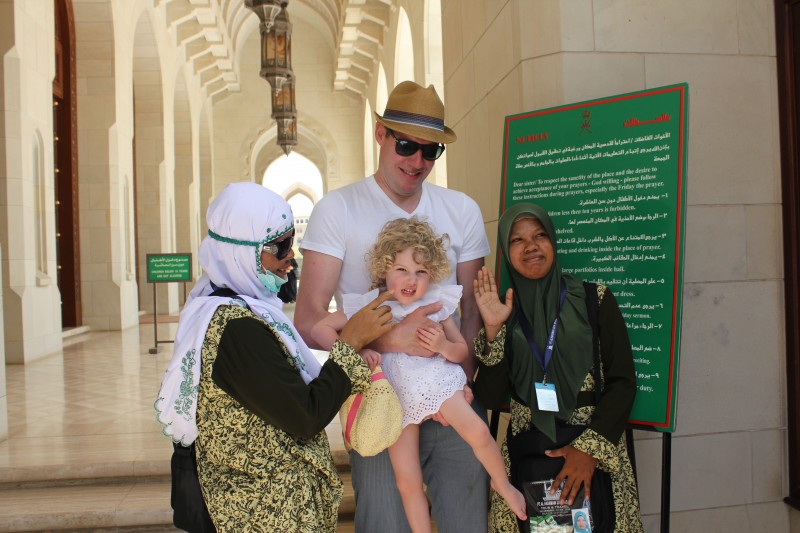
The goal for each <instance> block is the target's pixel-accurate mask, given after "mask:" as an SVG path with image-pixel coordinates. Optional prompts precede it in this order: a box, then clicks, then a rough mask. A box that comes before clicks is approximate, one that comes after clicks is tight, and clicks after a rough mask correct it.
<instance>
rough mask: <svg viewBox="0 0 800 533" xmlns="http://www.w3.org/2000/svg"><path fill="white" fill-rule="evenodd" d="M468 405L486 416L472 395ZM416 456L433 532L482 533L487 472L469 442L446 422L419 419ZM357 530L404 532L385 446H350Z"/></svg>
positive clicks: (406, 531)
mask: <svg viewBox="0 0 800 533" xmlns="http://www.w3.org/2000/svg"><path fill="white" fill-rule="evenodd" d="M472 407H473V409H474V410H475V412H477V413H478V414H479V415H480V416H481V418H483V419H484V421H485V420H486V410H485V409H484V408H483V406H480V405H479V402H478V401H477V399H476V400H475V401H473V402H472ZM419 435H420V437H419V456H420V462H421V463H422V476H423V480H424V481H425V484H426V485H427V487H428V498H429V499H430V500H431V505H432V515H433V518H434V520H435V521H436V528H437V531H438V532H439V533H473V532H474V533H486V531H487V529H488V524H487V519H488V518H487V517H488V503H489V476H488V474H486V471H485V470H484V469H483V466H481V464H480V462H478V459H477V458H476V457H475V454H473V453H472V448H470V447H469V445H468V444H467V443H466V442H464V440H463V439H462V438H461V437H459V436H458V433H456V431H455V430H454V429H453V428H452V427H444V426H442V425H441V424H439V423H438V422H434V421H433V420H428V421H426V422H423V423H422V424H421V425H420V430H419ZM350 467H351V469H352V477H353V489H354V491H355V498H356V520H355V521H356V532H357V533H409V532H410V531H411V529H410V528H409V526H408V521H407V520H406V515H405V511H404V510H403V501H402V500H401V498H400V493H399V492H398V491H397V484H396V482H395V479H394V472H393V471H392V463H391V461H390V460H389V452H388V451H385V450H384V451H383V452H381V453H379V454H378V455H376V456H374V457H362V456H360V455H358V454H357V453H356V452H355V451H351V452H350Z"/></svg>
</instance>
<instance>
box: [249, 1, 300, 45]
mask: <svg viewBox="0 0 800 533" xmlns="http://www.w3.org/2000/svg"><path fill="white" fill-rule="evenodd" d="M288 3H289V2H288V0H244V5H245V7H246V8H248V9H250V10H252V11H253V12H254V13H255V14H256V15H258V18H259V20H260V21H261V35H262V36H263V35H264V34H266V33H267V32H269V30H270V28H272V25H273V23H274V22H275V17H276V16H277V15H278V13H279V12H280V11H281V9H283V8H284V7H286V4H288ZM262 38H263V37H262Z"/></svg>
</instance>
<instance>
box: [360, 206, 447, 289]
mask: <svg viewBox="0 0 800 533" xmlns="http://www.w3.org/2000/svg"><path fill="white" fill-rule="evenodd" d="M449 245H450V237H449V236H448V235H447V233H444V234H443V235H442V236H441V237H440V236H438V235H436V232H435V231H433V228H432V227H431V225H430V224H428V223H427V222H425V221H424V220H421V219H419V218H417V217H411V218H397V219H395V220H390V221H389V222H387V223H386V224H385V225H384V226H383V229H381V231H380V233H378V237H377V238H376V239H375V244H373V245H372V248H370V249H369V251H368V252H367V254H366V259H367V268H368V270H369V276H370V280H371V281H372V286H371V287H370V290H372V289H376V288H378V287H383V286H385V285H386V273H387V272H388V271H389V269H390V268H392V265H394V259H395V257H396V256H397V254H399V253H401V252H402V251H403V250H405V249H407V248H413V249H414V261H416V262H417V263H419V264H420V265H422V266H424V267H425V268H427V269H428V271H429V272H430V277H431V283H438V282H439V281H442V280H443V279H445V278H446V277H447V276H449V275H450V262H449V261H448V260H447V247H448V246H449Z"/></svg>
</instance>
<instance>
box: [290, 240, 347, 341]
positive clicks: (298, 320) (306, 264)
mask: <svg viewBox="0 0 800 533" xmlns="http://www.w3.org/2000/svg"><path fill="white" fill-rule="evenodd" d="M341 272H342V260H341V259H338V258H336V257H333V256H332V255H327V254H323V253H321V252H313V251H311V250H304V251H303V268H302V269H301V270H300V284H299V286H298V291H297V305H296V307H295V311H294V325H295V327H296V328H297V331H298V332H300V335H301V336H302V337H303V340H305V341H306V344H308V346H309V347H310V348H317V349H320V350H321V349H323V348H322V347H321V346H320V345H319V343H317V342H316V341H315V340H314V337H313V336H312V335H311V329H312V328H313V327H314V325H315V324H316V323H317V322H319V321H320V320H322V319H324V318H325V317H327V316H328V306H329V305H330V303H331V298H333V292H334V290H336V285H337V283H339V275H340V274H341Z"/></svg>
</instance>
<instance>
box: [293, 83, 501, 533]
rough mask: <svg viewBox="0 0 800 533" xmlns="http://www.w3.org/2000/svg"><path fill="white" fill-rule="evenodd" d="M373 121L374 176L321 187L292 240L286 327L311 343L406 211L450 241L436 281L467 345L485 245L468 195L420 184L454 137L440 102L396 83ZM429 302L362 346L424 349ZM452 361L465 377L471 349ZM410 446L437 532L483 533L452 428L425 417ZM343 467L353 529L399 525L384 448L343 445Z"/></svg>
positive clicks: (357, 289) (467, 460) (363, 285)
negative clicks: (292, 294)
mask: <svg viewBox="0 0 800 533" xmlns="http://www.w3.org/2000/svg"><path fill="white" fill-rule="evenodd" d="M375 117H376V120H377V124H376V125H375V140H376V142H377V143H378V145H379V147H380V155H379V160H378V170H377V172H375V175H374V176H370V177H367V178H365V179H364V180H362V181H360V182H357V183H354V184H352V185H349V186H347V187H343V188H341V189H337V190H334V191H331V192H330V193H329V194H328V195H327V196H326V197H325V198H323V199H322V200H321V201H320V202H319V203H318V204H317V205H316V206H315V208H314V211H313V212H312V214H311V219H310V221H309V225H308V228H307V230H306V234H305V238H304V240H303V245H302V252H303V271H302V273H301V277H300V286H299V294H298V297H297V307H296V310H295V319H296V320H295V324H296V326H297V328H298V330H299V331H300V333H301V335H303V337H304V338H306V339H311V335H310V330H311V328H312V327H313V325H314V324H316V323H317V322H318V321H319V320H321V319H322V318H323V317H325V315H326V314H327V312H328V304H329V303H330V300H331V297H332V296H335V297H336V300H337V302H339V304H341V295H342V294H347V293H359V294H361V293H365V292H367V291H368V290H369V289H370V286H369V285H370V281H369V275H368V274H367V270H366V264H365V263H366V262H365V260H364V254H365V253H366V251H367V249H368V248H369V247H370V246H371V245H372V243H373V241H374V240H375V237H376V236H377V235H378V232H379V231H380V229H381V228H382V227H383V225H384V224H385V223H386V222H387V221H389V220H393V219H396V218H407V217H410V216H413V215H416V216H418V217H420V218H424V219H426V220H427V221H428V222H430V223H431V225H432V226H433V227H434V229H435V230H436V232H437V233H439V234H442V233H447V234H448V235H449V237H450V243H451V244H450V249H449V250H448V258H449V260H450V265H451V267H452V273H451V276H450V278H448V279H447V280H443V281H442V284H445V285H446V284H454V283H458V284H460V285H462V286H463V288H464V292H463V296H462V299H461V309H460V311H461V317H460V318H461V324H460V328H461V332H462V334H463V335H464V338H465V339H467V343H468V344H469V345H470V348H471V344H472V343H471V340H472V339H473V338H475V336H476V334H477V332H478V330H479V329H480V327H481V323H480V315H479V313H478V311H477V306H476V304H475V296H474V294H473V289H472V280H474V279H475V277H476V274H477V272H478V270H480V268H481V266H483V258H484V257H485V256H486V255H487V254H488V253H489V243H488V240H487V238H486V233H485V231H484V227H483V219H482V216H481V213H480V209H479V208H478V206H477V204H476V203H475V202H474V201H473V200H472V199H470V198H469V197H468V196H466V195H465V194H463V193H461V192H457V191H451V190H447V189H444V188H442V187H437V186H435V185H431V184H428V183H425V179H426V178H427V177H428V175H429V174H430V172H431V170H432V169H433V165H434V163H435V161H436V159H438V158H439V156H441V154H442V152H444V144H447V143H451V142H453V141H455V140H456V134H455V133H454V132H453V131H452V130H451V129H450V128H448V127H447V126H445V125H444V105H443V104H442V101H441V100H440V99H439V96H438V95H437V94H436V90H435V89H434V88H433V86H429V87H428V88H427V89H426V88H423V87H421V86H419V85H417V84H416V83H414V82H410V81H406V82H403V83H401V84H399V85H398V86H397V87H395V89H394V90H393V91H392V93H391V94H390V95H389V101H388V103H387V105H386V111H385V112H384V114H383V116H380V115H378V114H377V113H376V114H375ZM438 308H439V305H438V304H434V305H431V306H427V307H425V308H421V309H419V310H418V311H417V312H415V313H413V314H412V315H409V316H408V317H407V318H406V319H405V320H403V322H401V323H400V324H398V325H397V327H395V328H394V330H392V332H391V333H389V334H387V335H384V336H383V337H381V339H380V340H379V341H377V342H375V343H373V345H372V346H373V347H374V348H375V349H376V350H378V351H381V352H387V351H392V352H406V353H410V354H416V355H423V356H430V355H433V354H431V353H430V352H428V351H427V350H425V349H424V348H422V346H420V345H419V343H418V342H417V340H416V330H417V328H419V327H421V326H426V325H430V324H432V323H431V321H430V320H429V319H428V318H427V315H428V314H430V313H432V312H434V311H436V310H438ZM462 366H464V370H465V372H466V374H467V377H468V379H469V380H471V379H472V377H473V376H474V374H475V368H476V363H475V358H474V354H471V356H470V357H469V358H468V360H467V361H466V362H465V363H464V364H463V365H462ZM480 410H481V411H482V409H480ZM481 414H482V416H485V412H482V413H481ZM419 446H420V460H421V463H422V468H423V477H424V480H425V483H426V485H427V487H428V496H429V498H430V500H431V502H432V506H433V513H432V514H433V518H434V519H435V520H436V524H437V528H438V531H439V532H440V533H449V532H456V531H458V532H464V531H486V529H487V525H486V520H487V499H488V479H487V476H486V473H485V471H484V470H483V468H482V467H481V465H480V463H478V461H477V459H476V458H475V456H474V455H473V453H472V450H471V449H470V447H469V446H468V445H467V444H466V443H465V442H464V441H463V440H462V439H461V438H460V437H459V436H458V435H457V434H456V432H455V431H454V430H453V429H452V428H450V427H446V426H444V425H441V424H439V423H437V422H435V421H433V420H429V421H427V422H424V423H423V424H421V426H420V444H419ZM350 465H351V468H352V477H353V487H354V489H355V496H356V531H359V532H363V533H372V532H376V531H380V532H382V533H391V532H407V531H409V527H408V523H407V521H406V518H405V513H404V511H403V505H402V501H401V499H400V495H399V493H398V492H397V488H396V485H395V479H394V474H393V472H392V466H391V463H390V461H389V454H388V453H387V452H383V453H381V454H379V455H377V456H375V457H361V456H359V455H358V454H357V453H356V452H354V451H351V452H350Z"/></svg>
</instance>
